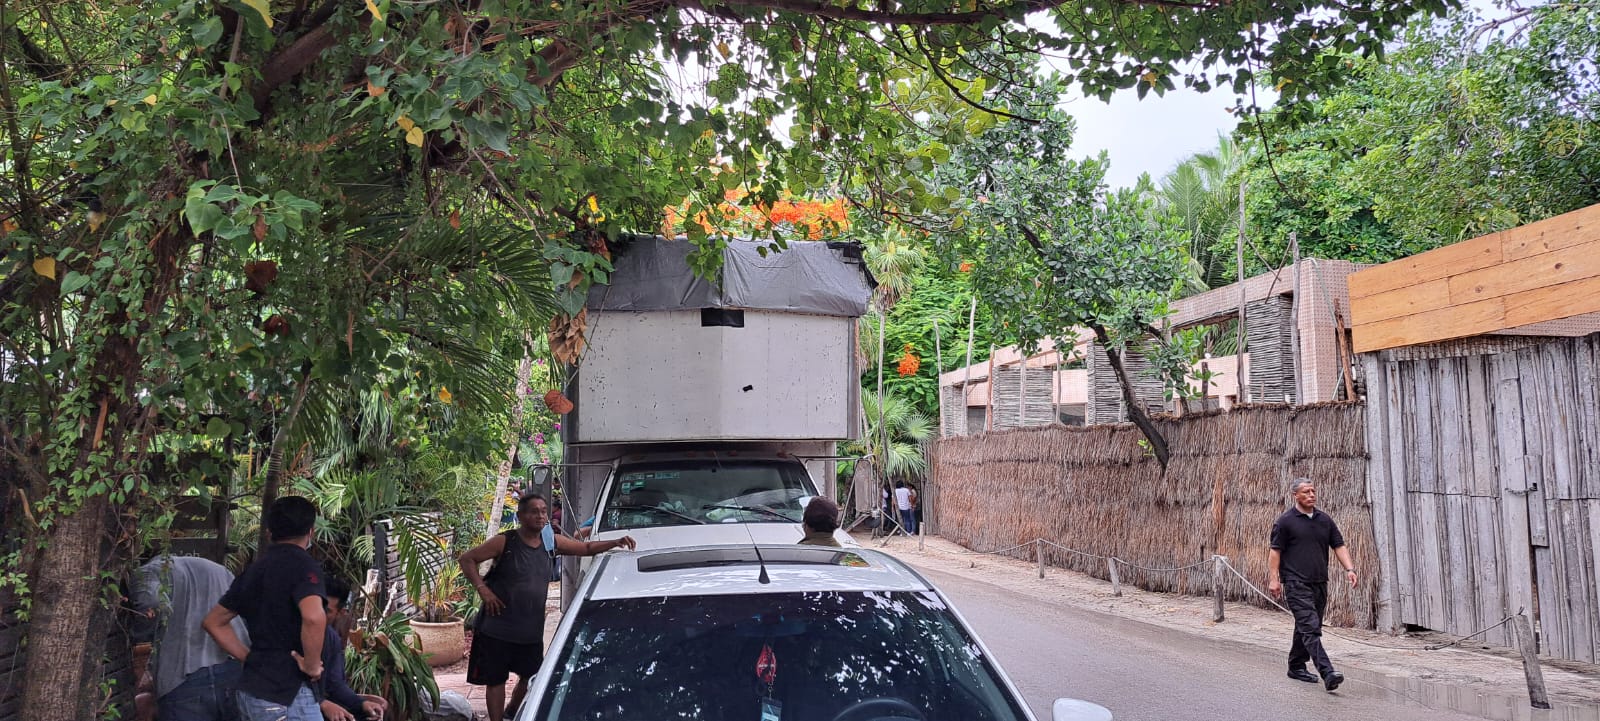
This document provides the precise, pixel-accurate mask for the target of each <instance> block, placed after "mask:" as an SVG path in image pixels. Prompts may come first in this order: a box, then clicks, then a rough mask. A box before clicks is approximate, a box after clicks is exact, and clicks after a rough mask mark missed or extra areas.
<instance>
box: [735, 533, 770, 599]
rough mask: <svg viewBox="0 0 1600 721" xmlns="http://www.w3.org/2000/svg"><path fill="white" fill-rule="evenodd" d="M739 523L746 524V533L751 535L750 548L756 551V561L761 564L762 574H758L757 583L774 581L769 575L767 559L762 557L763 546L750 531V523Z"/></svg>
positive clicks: (763, 583)
mask: <svg viewBox="0 0 1600 721" xmlns="http://www.w3.org/2000/svg"><path fill="white" fill-rule="evenodd" d="M739 525H741V526H744V535H746V536H749V537H750V548H752V549H754V550H755V552H756V563H759V564H761V575H759V576H756V583H759V584H762V585H766V584H769V583H772V578H771V577H770V576H768V575H767V559H765V558H762V557H761V546H760V544H757V543H756V537H755V534H753V533H751V532H750V524H748V523H741V524H739Z"/></svg>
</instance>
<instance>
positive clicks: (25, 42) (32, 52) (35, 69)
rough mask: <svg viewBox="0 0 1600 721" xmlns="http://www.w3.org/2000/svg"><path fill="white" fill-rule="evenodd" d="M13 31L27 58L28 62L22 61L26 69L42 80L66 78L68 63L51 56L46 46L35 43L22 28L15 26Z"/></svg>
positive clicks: (23, 55)
mask: <svg viewBox="0 0 1600 721" xmlns="http://www.w3.org/2000/svg"><path fill="white" fill-rule="evenodd" d="M11 32H12V34H13V37H14V39H15V40H16V42H17V46H18V47H19V48H20V49H21V50H22V57H23V58H25V59H26V62H23V63H21V65H22V67H23V69H24V70H27V71H28V72H30V73H32V74H33V75H34V77H36V78H38V79H40V80H56V79H63V80H64V79H66V76H67V65H66V63H63V62H61V61H60V60H56V59H55V58H52V57H50V54H49V53H47V52H45V50H44V48H41V47H39V46H38V45H37V44H35V43H34V42H33V40H31V39H29V38H28V36H27V35H24V34H22V28H18V27H13V28H11Z"/></svg>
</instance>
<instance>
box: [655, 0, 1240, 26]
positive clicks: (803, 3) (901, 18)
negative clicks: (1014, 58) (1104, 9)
mask: <svg viewBox="0 0 1600 721" xmlns="http://www.w3.org/2000/svg"><path fill="white" fill-rule="evenodd" d="M1069 1H1070V0H1026V1H1025V2H1021V3H1018V4H1016V5H1011V6H1002V7H992V8H987V9H983V10H973V11H969V12H959V13H899V12H890V11H885V10H866V9H863V8H858V7H841V6H838V5H832V4H829V3H826V2H819V1H818V0H723V1H722V2H719V3H717V4H718V5H720V6H725V7H734V8H761V9H764V10H780V11H784V12H792V13H799V14H801V15H810V16H812V17H820V18H829V19H832V20H859V21H862V22H870V23H877V24H880V25H901V26H922V27H927V26H933V25H975V24H977V23H979V22H982V21H984V20H987V19H989V18H1010V17H1012V16H1013V14H1014V13H1017V12H1019V11H1020V12H1021V13H1022V14H1027V13H1030V12H1035V11H1038V10H1049V9H1051V8H1054V7H1057V6H1060V5H1065V4H1066V3H1067V2H1069ZM1125 1H1126V2H1127V3H1128V4H1131V5H1155V6H1159V7H1171V8H1184V9H1187V10H1204V9H1209V8H1216V7H1221V3H1219V2H1216V1H1215V0H1202V1H1201V2H1180V1H1179V0H1125ZM678 6H679V7H684V8H692V9H695V10H701V11H704V12H712V10H711V9H710V8H707V7H705V6H704V5H703V4H702V3H701V0H679V1H678Z"/></svg>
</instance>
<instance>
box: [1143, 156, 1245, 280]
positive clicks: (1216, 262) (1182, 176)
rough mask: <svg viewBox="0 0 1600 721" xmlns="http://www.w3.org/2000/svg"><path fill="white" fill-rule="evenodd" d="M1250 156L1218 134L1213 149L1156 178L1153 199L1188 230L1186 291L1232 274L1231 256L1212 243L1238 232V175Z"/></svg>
mask: <svg viewBox="0 0 1600 721" xmlns="http://www.w3.org/2000/svg"><path fill="white" fill-rule="evenodd" d="M1250 155H1251V151H1250V148H1249V147H1248V146H1243V145H1240V144H1238V143H1235V142H1234V141H1233V140H1232V139H1231V138H1229V137H1228V136H1226V135H1223V134H1221V133H1218V134H1217V147H1216V149H1214V150H1212V151H1211V152H1207V153H1200V154H1197V155H1194V156H1192V157H1190V158H1189V159H1188V160H1185V161H1183V162H1182V163H1180V164H1179V165H1178V167H1176V168H1173V169H1172V172H1170V173H1168V174H1167V176H1166V177H1165V178H1162V179H1161V189H1160V191H1159V192H1158V193H1157V194H1156V199H1157V202H1158V203H1160V206H1161V208H1162V209H1164V210H1165V211H1166V212H1168V213H1171V214H1173V215H1175V216H1177V218H1178V219H1179V221H1180V222H1181V223H1182V224H1183V228H1184V229H1185V230H1187V231H1189V247H1188V256H1189V270H1190V277H1189V279H1188V283H1187V288H1186V290H1187V292H1189V293H1197V292H1200V291H1203V290H1208V289H1211V288H1215V287H1217V286H1220V285H1224V284H1225V283H1224V281H1226V280H1227V279H1228V277H1229V276H1230V274H1231V271H1232V268H1233V258H1232V256H1231V255H1229V254H1224V253H1219V252H1217V247H1218V246H1220V245H1223V243H1222V241H1224V240H1226V239H1228V238H1230V237H1233V236H1235V235H1237V233H1238V232H1239V213H1238V203H1239V177H1238V176H1239V172H1240V171H1241V170H1242V169H1243V168H1244V166H1245V163H1246V162H1248V161H1249V160H1250Z"/></svg>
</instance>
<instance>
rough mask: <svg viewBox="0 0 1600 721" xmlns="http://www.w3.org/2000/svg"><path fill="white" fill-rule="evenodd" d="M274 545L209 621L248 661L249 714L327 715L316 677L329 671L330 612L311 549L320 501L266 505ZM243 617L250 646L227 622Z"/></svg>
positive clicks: (250, 720)
mask: <svg viewBox="0 0 1600 721" xmlns="http://www.w3.org/2000/svg"><path fill="white" fill-rule="evenodd" d="M262 520H263V522H265V523H266V524H267V531H268V532H270V533H271V534H272V541H273V543H272V545H270V546H268V547H266V548H265V549H262V551H261V553H260V554H259V555H258V556H257V557H256V562H255V563H252V564H250V567H249V568H246V569H245V570H244V573H243V574H242V575H240V576H239V578H237V579H235V580H234V582H233V585H232V586H229V587H228V592H227V593H225V594H223V595H222V598H221V600H219V601H217V605H216V606H214V607H212V609H211V613H209V614H206V620H205V622H204V624H203V625H204V626H205V629H206V632H207V633H210V634H211V637H212V638H213V639H216V641H217V645H218V646H221V647H222V650H223V651H226V652H227V653H228V655H230V656H233V657H234V658H237V659H239V660H241V661H243V662H244V672H243V673H241V674H240V676H239V714H240V716H241V717H242V718H243V719H244V721H269V720H270V721H277V720H282V721H322V711H321V709H319V708H318V707H317V699H316V695H315V693H314V691H313V686H312V684H313V683H314V682H316V680H317V679H318V678H320V677H321V676H322V644H323V640H324V635H323V634H324V633H325V629H326V626H327V616H326V614H325V613H324V611H323V608H322V603H323V596H324V592H323V589H322V565H321V564H319V563H317V561H316V559H313V558H312V557H311V554H310V553H308V552H307V550H306V549H308V548H310V546H311V529H312V527H313V526H315V525H316V522H317V507H316V506H314V505H312V503H311V501H308V500H306V499H304V498H300V497H298V496H287V497H284V498H280V499H278V500H277V501H274V502H273V504H272V506H270V507H269V508H267V512H266V515H265V518H263V519H262ZM235 616H239V617H243V618H244V623H245V629H246V630H248V631H249V632H250V647H249V648H246V647H245V645H244V644H243V643H241V642H240V641H239V636H238V635H237V634H235V633H234V632H233V628H232V627H231V626H229V625H228V622H229V621H231V620H233V618H234V617H235Z"/></svg>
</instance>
